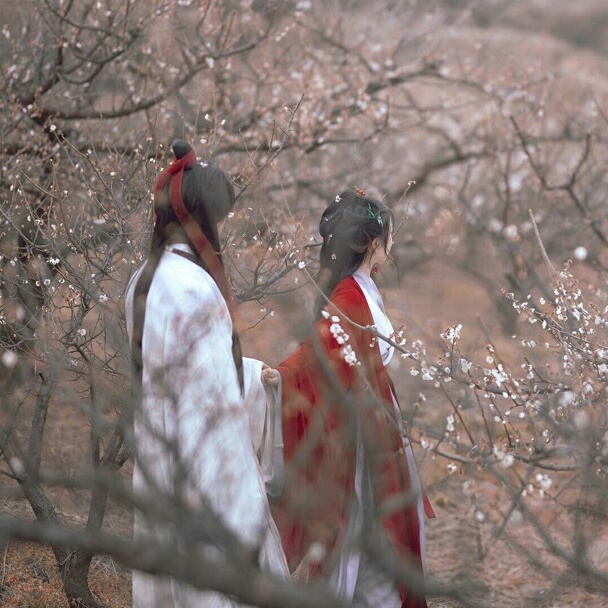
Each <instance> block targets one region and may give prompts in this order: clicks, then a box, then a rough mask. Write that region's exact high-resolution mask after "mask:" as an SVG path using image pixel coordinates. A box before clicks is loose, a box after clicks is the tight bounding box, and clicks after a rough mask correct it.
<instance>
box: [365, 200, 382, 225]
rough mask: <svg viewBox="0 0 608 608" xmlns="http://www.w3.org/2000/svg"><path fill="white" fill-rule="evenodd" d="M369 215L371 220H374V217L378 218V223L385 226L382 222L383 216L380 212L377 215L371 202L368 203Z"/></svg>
mask: <svg viewBox="0 0 608 608" xmlns="http://www.w3.org/2000/svg"><path fill="white" fill-rule="evenodd" d="M367 217H369V219H370V220H373V219H375V220H377V221H378V224H379V225H380V226H384V224H383V223H382V218H381V217H380V214H378V215H376V214H375V213H374V210H373V209H372V205H371V203H367Z"/></svg>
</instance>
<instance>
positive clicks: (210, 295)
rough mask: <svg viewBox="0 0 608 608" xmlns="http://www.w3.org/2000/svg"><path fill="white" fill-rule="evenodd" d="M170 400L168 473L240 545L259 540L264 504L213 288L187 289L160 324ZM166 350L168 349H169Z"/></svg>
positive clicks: (228, 334) (225, 319)
mask: <svg viewBox="0 0 608 608" xmlns="http://www.w3.org/2000/svg"><path fill="white" fill-rule="evenodd" d="M165 345H166V346H165V350H166V356H165V361H166V362H169V361H171V366H172V367H173V369H172V370H171V368H170V367H169V368H168V369H166V370H165V371H166V372H167V373H166V377H167V378H169V379H171V382H170V383H169V386H168V387H167V388H168V390H169V392H170V396H172V398H173V400H174V402H175V405H174V407H173V410H174V411H173V412H172V414H173V416H172V418H173V420H174V424H175V434H176V442H175V448H176V451H177V454H178V458H177V459H176V465H175V467H174V475H175V476H176V480H177V481H178V482H179V480H180V477H183V484H184V488H185V492H186V494H187V497H188V499H189V500H190V501H195V502H196V503H199V504H201V506H203V505H204V504H208V505H210V506H211V507H212V509H213V510H214V511H215V512H216V514H218V515H219V516H220V518H221V519H222V520H223V521H224V523H225V524H226V525H227V527H228V528H229V529H230V530H232V531H233V532H234V533H235V534H236V535H237V536H239V537H240V538H241V540H243V541H244V542H245V543H247V544H249V545H251V546H254V547H257V546H259V544H260V542H261V539H262V536H263V532H264V530H265V527H266V525H267V517H268V516H267V502H266V496H265V491H264V486H263V482H262V479H261V476H260V471H259V468H258V464H257V461H256V457H255V453H254V450H253V447H252V441H251V432H250V428H249V424H248V418H247V414H246V412H245V409H244V407H243V401H242V396H241V392H240V387H239V383H238V380H237V375H236V368H235V365H234V359H233V356H232V350H231V346H232V330H231V324H230V317H229V314H228V310H227V308H226V306H225V304H224V302H223V300H222V299H221V297H220V296H219V294H218V293H215V291H214V290H208V291H207V292H201V291H200V290H197V291H194V292H192V293H189V294H187V295H186V296H185V297H183V298H182V299H181V301H180V302H179V312H178V314H174V315H172V316H171V318H170V319H169V321H168V324H167V327H166V342H165ZM171 351H173V353H174V354H173V355H171V354H170V353H171Z"/></svg>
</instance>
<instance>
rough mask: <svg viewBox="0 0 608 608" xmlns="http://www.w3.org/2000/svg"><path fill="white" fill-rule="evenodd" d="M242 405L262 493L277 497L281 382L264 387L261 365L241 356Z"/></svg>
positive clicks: (280, 488)
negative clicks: (257, 462)
mask: <svg viewBox="0 0 608 608" xmlns="http://www.w3.org/2000/svg"><path fill="white" fill-rule="evenodd" d="M243 372H244V379H245V395H244V403H245V410H246V411H247V416H248V418H249V428H250V429H251V437H252V441H253V447H254V450H255V452H256V454H257V456H258V459H259V462H260V466H261V468H262V477H263V479H264V483H265V485H266V492H267V493H268V494H269V495H270V496H279V495H280V494H281V493H282V491H283V479H284V475H283V473H284V469H283V429H282V425H281V398H280V396H281V380H280V376H279V385H278V386H276V387H271V386H264V384H263V383H262V379H261V374H262V362H261V361H258V360H257V359H250V358H248V357H243Z"/></svg>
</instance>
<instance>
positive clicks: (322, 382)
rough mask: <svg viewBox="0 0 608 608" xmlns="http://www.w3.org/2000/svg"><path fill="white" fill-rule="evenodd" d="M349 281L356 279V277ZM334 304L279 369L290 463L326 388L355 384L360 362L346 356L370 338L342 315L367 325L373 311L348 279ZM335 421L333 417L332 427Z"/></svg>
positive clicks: (284, 436)
mask: <svg viewBox="0 0 608 608" xmlns="http://www.w3.org/2000/svg"><path fill="white" fill-rule="evenodd" d="M351 281H352V282H353V283H354V279H351ZM330 302H331V304H330V305H328V307H327V310H328V312H329V315H330V318H324V317H323V318H321V319H320V320H319V321H317V322H316V323H315V325H314V326H313V329H312V331H311V336H310V337H309V338H308V339H307V340H305V341H304V342H302V343H301V344H300V345H299V346H298V348H297V349H296V350H295V351H294V352H293V354H292V355H291V356H290V357H288V358H287V359H285V361H283V362H282V363H281V364H280V365H279V366H278V367H277V369H278V371H279V373H280V374H281V382H282V414H281V417H282V424H283V441H284V444H285V459H286V460H287V461H289V460H290V459H291V457H292V456H293V453H294V451H295V449H296V447H297V445H298V444H299V443H300V441H301V440H302V438H303V436H304V435H305V433H306V429H307V427H308V424H309V422H310V418H311V414H312V412H313V411H314V410H315V408H316V407H317V406H318V405H319V404H320V403H321V402H322V398H321V396H322V393H323V391H324V390H329V391H331V388H332V385H333V387H334V391H333V392H334V394H335V392H336V391H335V389H336V388H337V389H338V390H340V389H341V390H342V391H348V390H350V389H351V388H353V384H354V383H355V382H356V376H357V370H356V365H357V364H356V362H355V361H354V359H353V358H352V356H350V357H349V356H348V354H349V348H350V349H352V351H353V352H354V356H355V357H357V353H360V352H362V350H363V349H362V346H363V343H364V342H369V336H367V334H366V333H365V332H364V331H362V330H361V329H358V328H357V327H355V326H354V325H352V324H351V323H349V322H348V321H347V320H346V319H345V318H344V316H343V315H345V316H346V317H347V318H348V319H350V320H352V321H354V322H355V323H358V324H360V325H366V324H367V323H368V318H367V316H369V309H368V306H367V302H366V300H365V296H364V295H363V294H362V293H361V292H360V291H359V290H356V289H354V288H353V287H352V284H351V283H349V281H348V280H346V281H343V282H342V283H340V284H339V285H338V287H337V288H336V290H335V291H334V293H333V294H332V297H331V300H330ZM338 311H340V312H341V313H342V315H340V314H339V312H338ZM337 318H338V319H339V320H336V319H337ZM347 359H350V362H349V361H348V360H347ZM336 383H337V384H338V386H335V385H336ZM331 423H332V421H331V420H330V421H329V424H330V426H331Z"/></svg>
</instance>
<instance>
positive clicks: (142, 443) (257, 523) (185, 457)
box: [125, 158, 284, 608]
mask: <svg viewBox="0 0 608 608" xmlns="http://www.w3.org/2000/svg"><path fill="white" fill-rule="evenodd" d="M177 162H179V158H178V161H177ZM170 169H171V167H170ZM181 171H183V172H184V173H185V174H186V175H184V176H183V177H184V188H183V190H182V192H183V193H185V194H186V196H184V199H185V200H180V201H178V203H181V204H182V206H183V208H185V210H186V212H187V213H188V214H189V217H194V218H196V221H197V225H199V235H198V236H199V237H200V239H198V242H197V238H196V236H197V235H196V234H194V236H192V235H189V234H187V233H186V232H185V230H182V229H181V227H180V223H179V222H178V219H179V218H178V217H176V214H173V213H172V211H173V210H172V207H173V206H176V205H175V202H174V200H173V199H171V200H170V205H171V207H169V206H168V205H167V204H165V205H164V206H163V205H162V203H163V202H165V203H166V197H164V199H163V194H167V193H168V192H171V194H172V195H173V196H175V192H174V191H171V190H170V188H171V182H169V183H168V184H167V186H166V188H165V190H164V191H163V192H161V193H160V195H159V193H158V192H157V199H156V200H159V199H160V201H161V205H155V210H156V211H157V214H158V215H157V221H156V224H155V232H154V236H153V243H152V248H151V253H150V256H149V258H148V260H147V261H146V263H145V264H144V265H143V266H142V268H141V269H139V270H138V271H137V273H136V274H135V276H134V277H133V279H132V280H131V282H130V285H129V287H128V289H127V294H126V302H125V304H126V317H127V329H128V332H129V339H130V342H131V346H132V350H133V359H134V370H135V377H134V381H135V382H138V383H139V386H140V387H141V400H140V403H139V407H138V408H137V409H136V411H135V413H134V449H135V469H134V476H133V489H134V491H135V493H136V495H137V496H138V498H139V499H141V500H143V503H144V504H150V505H154V504H157V503H158V504H163V503H165V504H166V503H167V502H168V503H169V504H171V503H173V504H175V505H176V506H177V505H180V504H181V505H183V506H185V507H186V509H187V510H188V512H189V514H190V515H191V516H192V519H191V521H190V526H187V525H186V526H184V525H183V524H184V523H185V522H183V521H182V520H181V518H179V517H177V516H176V517H175V519H174V518H173V516H170V517H169V518H158V516H157V514H155V513H154V509H152V510H150V511H149V512H148V511H146V510H145V509H144V510H136V513H135V526H134V529H135V535H141V536H145V535H152V536H154V537H162V538H167V539H170V542H171V543H172V544H175V545H177V546H180V547H182V548H183V550H184V552H185V553H186V554H192V555H195V554H196V553H197V552H199V551H204V552H205V553H206V554H207V556H208V557H209V555H211V556H212V557H213V555H219V554H217V552H216V550H212V549H210V547H211V546H212V545H213V546H216V547H217V546H219V547H222V546H224V548H225V547H228V546H234V541H235V539H237V540H238V541H239V542H240V543H241V544H242V546H243V547H245V548H246V549H249V552H250V554H251V558H252V559H255V558H256V557H257V556H258V555H260V552H261V551H262V552H263V550H264V549H265V548H266V547H265V545H266V544H267V539H268V531H269V529H270V528H271V521H270V514H269V508H268V503H267V498H266V494H265V488H264V483H263V480H262V478H261V473H260V469H259V465H258V462H257V460H256V456H255V453H254V450H253V446H252V442H251V434H250V431H249V426H248V419H247V414H246V411H245V409H244V405H243V389H244V386H243V384H242V382H241V380H240V377H242V376H239V368H240V369H241V370H242V366H243V363H242V358H241V355H240V348H239V349H236V350H235V340H238V336H235V334H234V332H233V323H232V318H231V310H230V302H227V299H226V296H225V294H224V293H223V292H222V289H221V288H220V286H219V285H225V282H223V281H222V280H219V281H218V277H217V275H214V276H212V275H211V274H210V272H209V271H208V270H207V268H209V267H210V266H211V267H213V266H214V264H215V267H216V268H217V263H216V262H217V260H213V259H210V258H209V255H213V256H214V255H216V254H215V251H217V250H218V249H219V247H218V246H217V245H218V244H217V229H216V227H215V223H214V220H213V219H211V217H212V216H213V214H212V213H210V212H209V211H208V210H206V209H204V208H203V209H201V208H200V207H201V204H202V203H201V201H203V200H204V201H205V203H204V204H205V205H212V204H213V203H214V201H215V197H214V195H213V193H214V192H215V193H217V192H218V191H220V192H225V191H227V189H226V188H223V186H222V184H220V186H222V187H218V186H217V184H214V183H213V180H216V181H217V180H218V179H220V180H221V179H227V178H225V176H224V175H223V173H218V170H217V169H216V168H210V169H207V168H206V167H203V166H201V165H199V164H198V163H193V164H191V165H185V164H183V165H182V167H181ZM209 171H213V172H214V173H213V175H212V178H213V180H212V179H211V178H209V177H208V175H205V173H206V172H209ZM172 179H176V178H175V176H173V178H172ZM205 179H206V180H207V181H205ZM193 183H194V184H195V185H196V184H203V185H204V184H207V185H208V188H207V189H205V188H203V186H202V185H198V186H197V187H196V188H194V187H192V184H193ZM228 184H229V182H228ZM232 196H234V195H233V194H232ZM180 198H181V197H180ZM203 206H204V205H203ZM219 206H220V207H223V208H225V207H227V208H228V210H229V208H230V206H229V205H228V204H226V203H225V202H224V203H223V202H222V201H220V203H219ZM177 209H178V215H179V207H178V208H177ZM180 222H181V220H180ZM203 230H204V231H205V232H206V234H204V233H203ZM167 235H169V238H166V237H167ZM193 242H197V244H198V246H199V247H197V246H195V245H194V244H193ZM209 242H213V245H212V246H211V249H210V250H209V249H206V250H205V249H203V247H204V245H205V243H207V245H208V244H209ZM199 249H202V250H203V251H205V252H206V254H207V259H206V260H205V259H204V256H202V255H201V252H200V251H199ZM218 259H219V256H218ZM220 265H221V259H220ZM221 270H222V272H223V268H221ZM218 282H219V285H218ZM228 298H230V294H228ZM236 344H237V345H238V341H237V342H236ZM176 512H179V510H176ZM194 521H196V522H197V525H196V526H195V530H196V532H195V533H194V534H193V533H192V527H193V522H194ZM199 522H200V525H198V524H199ZM186 523H187V522H186ZM279 548H280V547H279ZM275 553H276V552H275ZM278 557H279V558H280V559H279V560H278V562H279V566H280V565H281V559H282V555H281V554H280V553H279V555H278ZM283 561H284V559H283ZM133 604H134V606H136V607H137V608H140V607H141V608H143V607H144V606H145V607H146V608H149V607H151V608H155V607H158V608H161V607H162V608H173V607H174V608H177V607H178V606H179V607H180V608H181V607H185V608H188V607H197V608H202V607H205V608H211V607H213V608H215V607H216V606H217V607H220V606H228V605H234V603H233V602H231V601H229V600H228V599H227V598H225V597H224V596H222V595H220V594H217V593H211V592H200V591H198V590H196V589H193V588H192V587H189V586H186V585H183V584H181V583H179V582H176V581H172V580H170V579H167V578H158V577H154V576H149V575H147V574H144V573H141V572H134V574H133Z"/></svg>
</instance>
